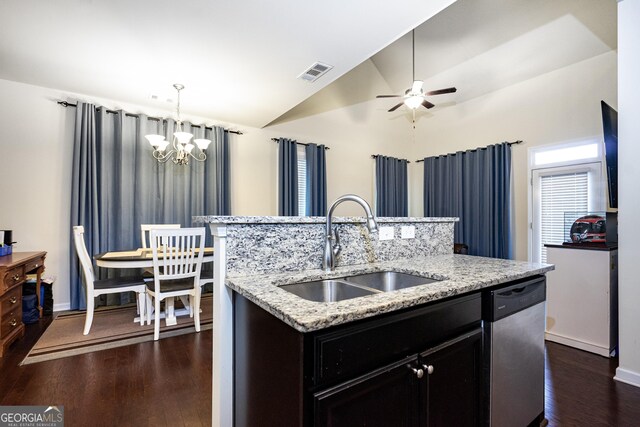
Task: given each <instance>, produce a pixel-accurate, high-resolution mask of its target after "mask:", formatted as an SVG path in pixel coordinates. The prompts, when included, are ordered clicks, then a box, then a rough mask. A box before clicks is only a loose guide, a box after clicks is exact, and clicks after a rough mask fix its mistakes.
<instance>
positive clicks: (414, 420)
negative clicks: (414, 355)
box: [314, 361, 419, 427]
mask: <svg viewBox="0 0 640 427" xmlns="http://www.w3.org/2000/svg"><path fill="white" fill-rule="evenodd" d="M418 399H419V387H418V381H417V379H416V378H415V376H414V374H413V372H411V368H410V364H409V363H408V361H401V362H399V363H396V364H394V365H390V366H386V367H384V368H382V369H378V370H376V371H374V372H371V373H370V374H367V375H364V376H362V377H359V378H356V379H355V380H352V381H347V382H346V383H343V384H340V385H338V386H336V387H332V388H330V389H328V390H324V391H322V392H320V393H316V394H315V395H314V413H315V417H314V418H315V420H314V425H316V426H327V427H343V426H397V427H414V426H418V425H419V424H418V412H417V405H418V402H419V400H418Z"/></svg>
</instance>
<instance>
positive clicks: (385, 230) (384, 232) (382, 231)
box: [378, 227, 394, 240]
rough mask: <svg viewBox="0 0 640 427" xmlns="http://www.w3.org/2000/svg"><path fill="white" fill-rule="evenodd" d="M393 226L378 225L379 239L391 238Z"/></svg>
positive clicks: (392, 236)
mask: <svg viewBox="0 0 640 427" xmlns="http://www.w3.org/2000/svg"><path fill="white" fill-rule="evenodd" d="M393 238H394V235H393V227H378V239H379V240H393Z"/></svg>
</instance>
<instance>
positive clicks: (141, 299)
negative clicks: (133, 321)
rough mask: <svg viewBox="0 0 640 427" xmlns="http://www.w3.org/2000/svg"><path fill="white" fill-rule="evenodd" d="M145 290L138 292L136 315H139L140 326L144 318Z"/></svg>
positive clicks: (142, 324)
mask: <svg viewBox="0 0 640 427" xmlns="http://www.w3.org/2000/svg"><path fill="white" fill-rule="evenodd" d="M145 295H146V292H138V295H137V297H138V315H139V316H140V326H144V320H145V315H146V313H145V311H146V310H145V305H146V303H147V300H146V297H145Z"/></svg>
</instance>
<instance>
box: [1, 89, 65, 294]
mask: <svg viewBox="0 0 640 427" xmlns="http://www.w3.org/2000/svg"><path fill="white" fill-rule="evenodd" d="M0 93H1V94H2V96H1V97H0V128H1V129H2V131H1V132H0V147H1V148H0V150H1V151H0V152H1V153H2V154H1V156H0V171H2V179H0V200H2V208H1V209H0V228H3V229H12V230H13V239H14V240H16V241H17V242H18V243H17V244H16V245H15V246H14V251H23V252H24V251H39V250H43V251H47V258H46V261H45V266H46V271H45V273H44V274H45V276H47V275H55V276H57V281H56V283H55V284H54V293H53V295H54V303H55V304H57V305H59V304H63V305H64V304H65V303H67V304H68V302H69V287H68V286H67V285H66V284H67V283H68V281H69V250H68V248H69V244H70V236H71V233H70V230H71V228H70V223H69V221H70V215H69V210H70V194H69V189H70V188H71V185H70V182H71V181H70V180H71V169H70V166H71V156H72V153H73V145H72V144H71V143H67V142H66V139H65V129H66V123H65V122H66V120H67V116H66V114H65V111H64V108H62V107H61V106H59V105H57V104H56V103H55V102H53V101H52V100H51V99H53V98H58V99H62V93H60V92H57V91H52V90H49V89H44V88H40V87H36V86H29V85H24V84H20V83H13V82H8V81H6V80H0Z"/></svg>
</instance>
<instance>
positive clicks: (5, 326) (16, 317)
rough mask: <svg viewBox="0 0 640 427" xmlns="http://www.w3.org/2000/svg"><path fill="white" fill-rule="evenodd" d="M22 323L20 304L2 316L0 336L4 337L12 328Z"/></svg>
mask: <svg viewBox="0 0 640 427" xmlns="http://www.w3.org/2000/svg"><path fill="white" fill-rule="evenodd" d="M21 325H22V305H20V307H18V309H16V310H11V311H10V312H8V313H6V314H5V315H4V316H2V325H1V326H0V337H2V338H4V337H6V336H7V335H9V334H10V333H11V331H13V330H14V329H17V328H19V327H20V326H21Z"/></svg>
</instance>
